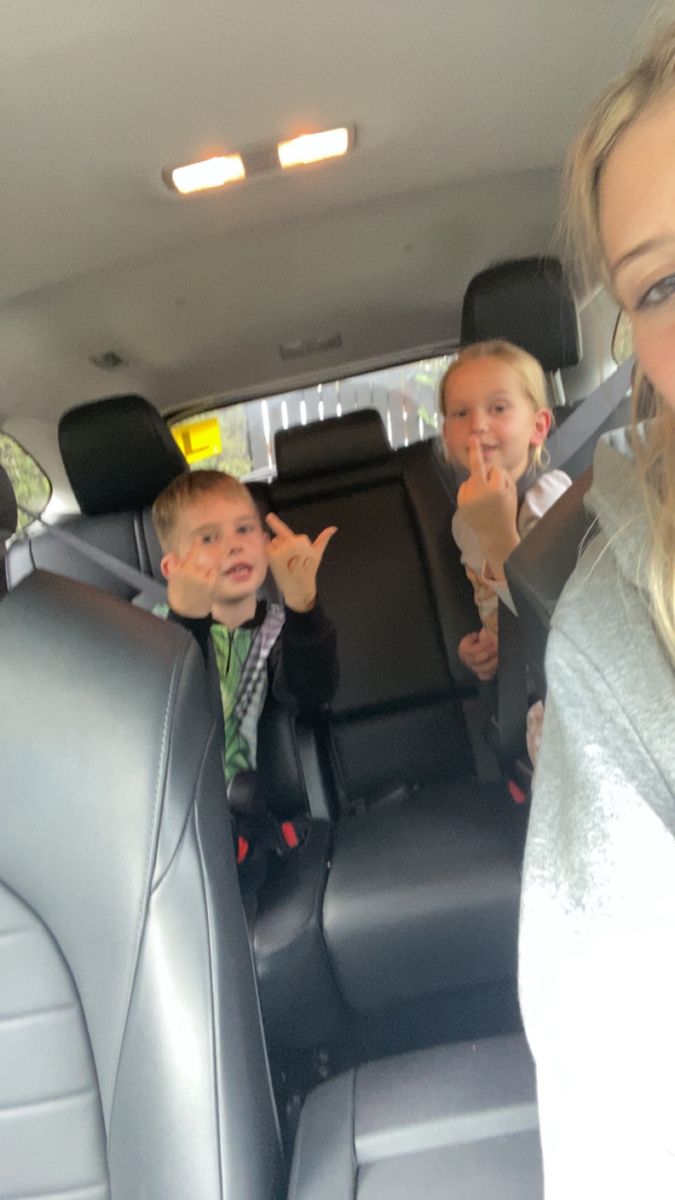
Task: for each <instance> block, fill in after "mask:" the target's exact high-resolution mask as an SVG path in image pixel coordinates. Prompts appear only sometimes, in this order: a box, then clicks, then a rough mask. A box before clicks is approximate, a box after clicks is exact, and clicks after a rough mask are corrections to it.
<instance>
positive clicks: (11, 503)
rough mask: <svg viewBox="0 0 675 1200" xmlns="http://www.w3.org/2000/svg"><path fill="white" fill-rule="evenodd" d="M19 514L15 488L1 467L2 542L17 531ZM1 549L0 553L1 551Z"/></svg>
mask: <svg viewBox="0 0 675 1200" xmlns="http://www.w3.org/2000/svg"><path fill="white" fill-rule="evenodd" d="M16 521H17V512H16V498H15V496H14V488H13V487H12V485H11V483H10V481H9V475H8V474H7V472H6V471H5V469H4V467H0V542H6V541H7V538H8V537H11V536H12V534H13V533H14V532H15V530H16ZM1 549H2V548H1V547H0V551H1Z"/></svg>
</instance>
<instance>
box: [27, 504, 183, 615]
mask: <svg viewBox="0 0 675 1200" xmlns="http://www.w3.org/2000/svg"><path fill="white" fill-rule="evenodd" d="M17 508H19V509H20V510H21V512H22V513H25V514H26V516H27V517H30V518H31V520H33V521H39V523H40V525H42V527H43V528H44V529H47V530H48V531H49V532H50V533H51V534H53V536H54V537H55V538H56V540H57V542H62V543H63V545H65V546H68V547H70V549H71V550H76V551H77V553H78V554H81V555H82V557H83V558H88V559H89V561H90V562H93V563H95V564H96V566H98V567H100V568H101V569H102V570H103V571H107V573H108V574H109V575H112V576H113V577H114V578H115V579H121V580H122V582H123V583H126V584H128V586H129V587H131V588H133V589H134V591H135V592H136V593H137V595H136V596H134V599H133V601H132V604H134V605H135V606H136V607H137V608H142V609H146V610H148V611H150V610H151V609H153V608H155V607H156V605H158V604H166V602H167V600H166V585H165V584H163V583H159V582H158V581H157V580H156V579H153V578H152V576H151V575H146V574H145V573H144V572H143V571H139V570H138V569H137V568H136V567H132V566H130V565H129V563H125V562H122V560H121V559H119V558H116V557H115V555H114V554H108V552H107V550H101V549H100V547H99V546H92V545H91V543H90V542H85V540H84V539H83V538H80V537H78V536H77V535H76V534H74V533H70V532H69V531H68V530H67V529H64V528H63V527H62V526H61V525H52V524H51V522H50V521H45V519H44V517H41V516H39V515H38V514H37V513H34V512H31V511H30V509H28V508H25V506H24V505H23V504H17Z"/></svg>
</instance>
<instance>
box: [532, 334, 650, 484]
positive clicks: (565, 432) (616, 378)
mask: <svg viewBox="0 0 675 1200" xmlns="http://www.w3.org/2000/svg"><path fill="white" fill-rule="evenodd" d="M633 363H634V359H633V358H632V357H631V358H627V359H626V361H625V362H624V363H622V364H621V366H620V367H619V369H618V371H615V372H614V374H613V375H610V376H609V378H608V379H605V380H603V382H602V383H601V384H600V386H599V387H597V388H596V389H595V391H594V392H591V394H590V396H587V397H586V399H585V400H582V401H581V402H580V404H578V405H577V407H576V408H575V409H574V412H572V413H570V415H569V417H568V418H567V420H566V421H565V422H564V423H563V424H562V425H561V426H560V428H559V429H556V430H555V431H554V432H553V433H552V434H551V436H550V437H549V439H548V441H547V443H546V447H547V449H548V452H549V455H550V462H549V464H548V466H547V468H546V470H547V471H552V470H555V468H556V467H564V466H565V463H566V462H569V460H570V459H571V458H572V457H573V455H575V454H576V452H577V450H580V449H581V447H582V446H583V445H585V443H586V442H588V441H589V440H590V438H592V436H593V434H594V433H596V432H597V430H598V429H600V427H601V425H602V424H603V423H604V422H605V421H606V420H607V418H608V417H609V416H611V414H612V413H613V412H614V410H615V409H616V408H618V406H619V404H620V403H621V401H622V400H623V399H624V397H625V396H626V394H627V392H628V391H629V389H630V380H631V373H632V370H633Z"/></svg>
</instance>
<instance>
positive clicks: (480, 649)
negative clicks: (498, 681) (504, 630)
mask: <svg viewBox="0 0 675 1200" xmlns="http://www.w3.org/2000/svg"><path fill="white" fill-rule="evenodd" d="M498 648H499V643H498V641H497V638H496V637H495V635H494V633H492V632H491V631H490V630H489V629H485V628H483V629H481V631H480V633H467V635H466V637H463V638H462V640H461V642H460V643H459V646H458V648H457V651H458V654H459V657H460V659H461V661H462V662H463V663H464V666H465V667H468V668H469V670H470V671H473V673H474V675H477V676H478V678H479V679H480V680H481V682H482V683H489V681H490V680H491V679H492V678H494V676H495V674H496V673H497V665H498V661H499V655H498Z"/></svg>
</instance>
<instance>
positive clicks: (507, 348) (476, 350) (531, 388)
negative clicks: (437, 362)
mask: <svg viewBox="0 0 675 1200" xmlns="http://www.w3.org/2000/svg"><path fill="white" fill-rule="evenodd" d="M477 358H496V359H498V360H499V361H500V362H503V363H506V364H507V366H509V367H511V369H512V370H513V371H515V373H516V375H517V376H518V378H519V380H520V383H521V386H522V389H523V391H524V392H525V395H526V396H527V398H528V400H529V401H530V403H531V404H532V407H533V408H534V411H535V412H539V411H540V409H542V408H546V409H548V408H549V403H548V394H547V391H546V377H545V375H544V371H543V368H542V366H541V363H539V362H537V359H536V358H535V357H534V355H532V354H529V353H528V351H527V350H523V349H522V348H521V347H520V346H514V344H513V342H507V341H506V340H505V339H504V338H493V339H491V340H490V341H488V342H474V343H473V345H471V346H465V347H464V349H463V350H460V352H459V354H458V355H457V358H455V359H453V361H452V362H451V363H450V366H449V367H448V369H447V370H446V372H445V374H444V376H443V378H442V379H441V382H440V384H439V387H438V407H439V409H440V412H441V416H442V417H446V416H447V413H446V411H445V389H446V387H447V383H448V380H449V379H450V378H451V376H452V375H454V373H455V371H459V369H460V367H463V366H464V364H465V363H468V362H474V361H475V360H476V359H477ZM546 454H547V451H546V448H545V446H543V445H542V446H533V447H532V448H531V453H530V466H535V467H542V466H545V461H544V460H545V459H546Z"/></svg>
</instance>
